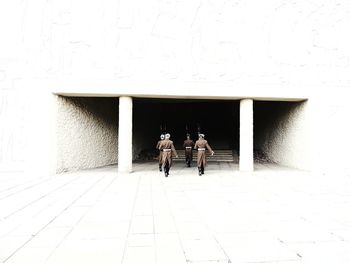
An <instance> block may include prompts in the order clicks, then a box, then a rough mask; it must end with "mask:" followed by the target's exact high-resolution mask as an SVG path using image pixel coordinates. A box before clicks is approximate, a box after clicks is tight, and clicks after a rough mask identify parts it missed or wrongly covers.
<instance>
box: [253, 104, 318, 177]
mask: <svg viewBox="0 0 350 263" xmlns="http://www.w3.org/2000/svg"><path fill="white" fill-rule="evenodd" d="M309 115H310V113H309V108H308V102H299V103H291V102H256V103H255V107H254V118H255V129H254V144H255V146H254V147H255V149H256V150H257V151H259V152H261V153H262V154H263V155H264V156H265V157H266V158H267V160H269V161H271V162H275V163H278V164H281V165H285V166H289V167H293V168H299V169H306V170H310V169H311V156H310V154H311V152H310V150H311V144H312V141H311V139H312V138H311V133H310V126H311V125H310V118H309Z"/></svg>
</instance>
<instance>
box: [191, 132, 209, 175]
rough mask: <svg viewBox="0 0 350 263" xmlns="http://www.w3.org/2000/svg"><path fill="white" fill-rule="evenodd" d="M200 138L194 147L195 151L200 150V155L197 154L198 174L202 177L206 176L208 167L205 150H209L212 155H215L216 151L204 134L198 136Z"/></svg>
mask: <svg viewBox="0 0 350 263" xmlns="http://www.w3.org/2000/svg"><path fill="white" fill-rule="evenodd" d="M198 137H199V138H198V140H197V141H196V144H195V145H194V149H197V150H198V153H197V166H198V174H199V176H202V174H204V168H205V166H206V165H207V159H206V156H205V150H206V149H208V150H209V151H210V153H211V155H213V154H214V151H213V150H212V149H211V147H210V145H209V144H208V142H207V141H206V140H205V139H204V134H203V133H200V134H198Z"/></svg>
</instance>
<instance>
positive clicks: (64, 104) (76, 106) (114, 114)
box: [56, 97, 118, 172]
mask: <svg viewBox="0 0 350 263" xmlns="http://www.w3.org/2000/svg"><path fill="white" fill-rule="evenodd" d="M57 103H58V105H57V129H56V133H57V141H56V143H57V156H56V158H57V159H56V160H57V168H56V170H57V172H64V171H71V170H78V169H86V168H95V167H99V166H104V165H109V164H115V163H116V162H117V157H118V155H117V151H118V148H117V147H118V99H117V98H68V97H58V100H57Z"/></svg>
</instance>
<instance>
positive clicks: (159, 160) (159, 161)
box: [158, 151, 163, 168]
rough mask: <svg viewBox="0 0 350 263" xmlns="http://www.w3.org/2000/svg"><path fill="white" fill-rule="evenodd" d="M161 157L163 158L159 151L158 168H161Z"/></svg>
mask: <svg viewBox="0 0 350 263" xmlns="http://www.w3.org/2000/svg"><path fill="white" fill-rule="evenodd" d="M162 157H163V152H162V151H159V156H158V164H159V168H161V167H162V163H163V160H162Z"/></svg>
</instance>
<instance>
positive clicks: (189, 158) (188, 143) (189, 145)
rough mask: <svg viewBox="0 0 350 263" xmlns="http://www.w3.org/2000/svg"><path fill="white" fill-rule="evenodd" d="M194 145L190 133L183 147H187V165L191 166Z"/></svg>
mask: <svg viewBox="0 0 350 263" xmlns="http://www.w3.org/2000/svg"><path fill="white" fill-rule="evenodd" d="M193 146H194V142H193V141H192V140H191V136H190V134H187V139H186V140H185V141H184V145H183V147H184V148H185V157H186V164H187V167H191V162H192V148H193Z"/></svg>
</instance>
